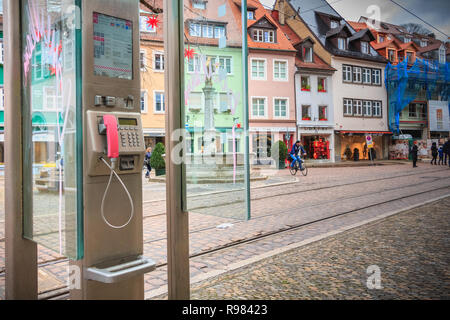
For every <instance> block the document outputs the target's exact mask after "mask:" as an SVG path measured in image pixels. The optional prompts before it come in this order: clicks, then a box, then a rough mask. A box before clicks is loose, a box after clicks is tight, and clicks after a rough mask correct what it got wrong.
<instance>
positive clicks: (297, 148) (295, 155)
mask: <svg viewBox="0 0 450 320" xmlns="http://www.w3.org/2000/svg"><path fill="white" fill-rule="evenodd" d="M300 152H301V154H302V155H304V156H306V151H305V149H303V146H302V144H301V142H300V141H299V140H297V141H296V142H295V144H294V145H293V146H292V149H291V153H290V155H291V158H292V160H294V161H292V163H291V168H293V167H294V166H295V163H296V162H297V161H298V164H299V166H300V168H302V163H303V160H302V159H301V158H300V155H299V153H300Z"/></svg>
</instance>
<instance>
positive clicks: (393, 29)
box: [359, 16, 412, 36]
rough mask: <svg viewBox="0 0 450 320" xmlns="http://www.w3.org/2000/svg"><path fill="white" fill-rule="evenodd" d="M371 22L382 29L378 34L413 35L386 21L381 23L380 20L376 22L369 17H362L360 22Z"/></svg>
mask: <svg viewBox="0 0 450 320" xmlns="http://www.w3.org/2000/svg"><path fill="white" fill-rule="evenodd" d="M366 21H368V22H370V24H371V25H372V26H375V25H378V26H380V29H377V31H378V32H383V33H390V34H401V33H404V34H408V35H411V36H412V34H410V33H409V32H408V31H407V30H406V29H405V28H403V27H401V26H398V25H395V24H392V23H387V22H384V21H379V20H375V19H369V18H367V17H364V16H362V17H361V18H359V22H366Z"/></svg>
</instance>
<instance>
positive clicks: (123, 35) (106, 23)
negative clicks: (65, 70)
mask: <svg viewBox="0 0 450 320" xmlns="http://www.w3.org/2000/svg"><path fill="white" fill-rule="evenodd" d="M93 22H94V74H95V75H96V76H104V77H110V78H120V79H127V80H131V79H133V24H132V22H131V21H128V20H123V19H119V18H115V17H111V16H107V15H104V14H100V13H94V21H93Z"/></svg>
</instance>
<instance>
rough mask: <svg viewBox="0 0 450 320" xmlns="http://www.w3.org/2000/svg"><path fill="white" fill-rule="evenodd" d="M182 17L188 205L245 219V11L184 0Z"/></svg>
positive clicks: (228, 1) (217, 3) (229, 0)
mask: <svg viewBox="0 0 450 320" xmlns="http://www.w3.org/2000/svg"><path fill="white" fill-rule="evenodd" d="M244 14H246V13H245V12H244ZM184 20H185V28H186V29H185V48H184V56H185V95H184V98H185V110H184V120H185V124H186V126H185V128H186V130H187V137H186V139H185V142H186V146H185V148H186V149H185V150H187V152H186V161H185V162H186V165H185V172H186V180H187V208H186V209H187V210H188V211H190V212H196V213H204V214H209V215H216V216H220V217H227V218H235V219H247V205H246V201H245V200H246V191H245V179H246V178H245V166H244V154H245V139H244V138H245V131H244V127H245V125H244V110H245V106H244V103H243V92H242V90H243V83H244V81H245V79H246V77H245V74H244V68H243V61H242V50H243V48H242V42H243V41H242V30H241V27H240V26H241V12H240V9H239V6H237V5H236V3H235V1H232V0H226V1H208V2H204V8H201V9H200V8H197V7H196V6H194V5H193V1H190V0H184ZM200 25H201V29H200V27H199V26H200ZM244 49H245V48H244ZM205 193H207V194H208V196H205ZM200 194H202V196H200Z"/></svg>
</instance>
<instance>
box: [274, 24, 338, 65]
mask: <svg viewBox="0 0 450 320" xmlns="http://www.w3.org/2000/svg"><path fill="white" fill-rule="evenodd" d="M280 28H281V29H282V30H283V32H284V33H285V34H287V35H289V39H290V42H291V44H292V45H293V46H300V44H301V43H304V42H306V41H311V42H313V43H315V41H314V40H313V39H312V38H311V37H309V36H308V37H306V38H304V39H302V38H301V37H300V36H298V35H297V34H296V33H295V31H294V30H292V28H291V27H289V25H287V24H285V25H280ZM295 65H296V67H297V68H300V69H305V70H311V71H314V70H318V71H327V72H334V71H336V69H334V68H332V67H331V66H330V65H329V64H327V63H326V62H325V61H323V60H322V59H320V57H319V56H318V55H317V54H316V53H314V51H313V61H312V62H304V61H303V60H302V59H300V58H299V56H298V51H297V56H296V57H295Z"/></svg>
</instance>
